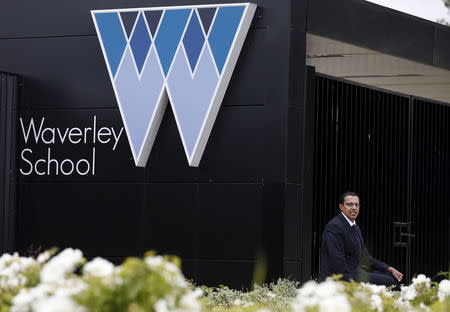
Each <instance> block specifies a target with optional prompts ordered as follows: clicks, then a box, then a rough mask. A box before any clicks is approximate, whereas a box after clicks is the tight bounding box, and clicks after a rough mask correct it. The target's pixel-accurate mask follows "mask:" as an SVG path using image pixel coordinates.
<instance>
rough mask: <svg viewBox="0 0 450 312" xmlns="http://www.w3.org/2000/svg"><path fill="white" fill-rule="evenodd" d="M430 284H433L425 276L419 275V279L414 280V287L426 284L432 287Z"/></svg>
mask: <svg viewBox="0 0 450 312" xmlns="http://www.w3.org/2000/svg"><path fill="white" fill-rule="evenodd" d="M430 282H431V280H430V278H429V277H426V276H425V275H423V274H419V275H417V277H415V278H413V279H412V283H413V285H419V284H422V283H425V285H426V286H427V287H430Z"/></svg>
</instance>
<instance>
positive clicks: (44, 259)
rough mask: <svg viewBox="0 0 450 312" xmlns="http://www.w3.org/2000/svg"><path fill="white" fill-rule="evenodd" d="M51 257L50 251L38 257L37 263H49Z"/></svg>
mask: <svg viewBox="0 0 450 312" xmlns="http://www.w3.org/2000/svg"><path fill="white" fill-rule="evenodd" d="M50 256H51V254H50V252H49V251H44V252H43V253H41V254H40V255H39V256H38V257H37V262H39V263H44V262H47V260H48V259H50Z"/></svg>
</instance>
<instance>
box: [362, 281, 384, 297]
mask: <svg viewBox="0 0 450 312" xmlns="http://www.w3.org/2000/svg"><path fill="white" fill-rule="evenodd" d="M361 286H362V287H363V288H365V289H368V290H370V292H371V293H373V294H375V295H381V294H383V293H385V292H386V286H384V285H375V284H370V283H361Z"/></svg>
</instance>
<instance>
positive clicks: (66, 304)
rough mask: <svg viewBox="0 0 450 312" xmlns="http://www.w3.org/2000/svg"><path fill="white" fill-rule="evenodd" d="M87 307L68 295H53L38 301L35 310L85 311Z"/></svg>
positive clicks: (53, 311) (37, 311) (47, 311)
mask: <svg viewBox="0 0 450 312" xmlns="http://www.w3.org/2000/svg"><path fill="white" fill-rule="evenodd" d="M83 311H85V309H84V308H83V307H82V306H80V305H78V304H77V303H76V302H75V301H73V300H72V299H71V298H70V297H66V296H52V297H48V298H46V299H44V300H41V301H39V302H37V303H36V304H35V305H34V309H33V312H83Z"/></svg>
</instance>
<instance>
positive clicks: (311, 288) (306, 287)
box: [297, 281, 317, 297]
mask: <svg viewBox="0 0 450 312" xmlns="http://www.w3.org/2000/svg"><path fill="white" fill-rule="evenodd" d="M316 290H317V283H316V282H314V281H308V282H306V283H305V284H303V286H302V288H300V289H299V290H298V291H297V293H298V296H301V297H310V296H313V295H315V293H316Z"/></svg>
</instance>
